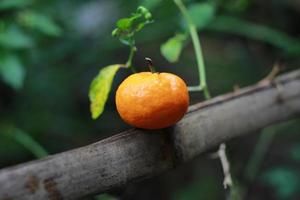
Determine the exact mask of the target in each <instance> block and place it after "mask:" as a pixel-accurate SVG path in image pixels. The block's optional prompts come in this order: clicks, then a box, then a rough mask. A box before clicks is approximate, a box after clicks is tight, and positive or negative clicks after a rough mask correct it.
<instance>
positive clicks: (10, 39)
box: [0, 25, 33, 49]
mask: <svg viewBox="0 0 300 200" xmlns="http://www.w3.org/2000/svg"><path fill="white" fill-rule="evenodd" d="M0 45H1V46H3V47H5V48H9V49H24V48H29V47H32V46H33V40H32V38H31V37H30V36H28V35H27V34H25V33H24V32H23V31H22V30H21V29H20V28H19V27H18V26H15V25H12V26H10V27H8V28H7V29H6V30H5V31H2V32H0Z"/></svg>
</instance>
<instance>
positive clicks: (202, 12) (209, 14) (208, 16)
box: [188, 3, 216, 29]
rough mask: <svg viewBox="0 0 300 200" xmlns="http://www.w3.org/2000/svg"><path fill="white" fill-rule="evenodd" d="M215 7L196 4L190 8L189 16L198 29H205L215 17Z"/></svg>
mask: <svg viewBox="0 0 300 200" xmlns="http://www.w3.org/2000/svg"><path fill="white" fill-rule="evenodd" d="M215 10H216V9H215V6H214V4H211V3H195V4H192V5H191V6H189V7H188V14H189V16H190V17H191V19H192V21H193V22H194V24H195V26H196V27H197V28H198V29H202V28H204V27H205V26H206V25H207V24H209V23H210V22H211V21H212V20H213V18H214V16H215Z"/></svg>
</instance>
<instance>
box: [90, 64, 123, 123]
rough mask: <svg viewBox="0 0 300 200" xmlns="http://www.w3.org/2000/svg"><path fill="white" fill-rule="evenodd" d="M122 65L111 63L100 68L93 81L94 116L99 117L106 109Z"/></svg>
mask: <svg viewBox="0 0 300 200" xmlns="http://www.w3.org/2000/svg"><path fill="white" fill-rule="evenodd" d="M120 67H121V65H109V66H107V67H104V68H102V69H101V70H100V72H99V74H98V75H97V76H96V77H95V78H94V80H93V81H92V83H91V86H90V91H89V98H90V101H91V113H92V118H93V119H97V118H98V117H99V116H100V115H101V114H102V112H103V111H104V106H105V103H106V101H107V98H108V95H109V92H110V89H111V85H112V81H113V79H114V76H115V74H116V72H117V71H118V69H120Z"/></svg>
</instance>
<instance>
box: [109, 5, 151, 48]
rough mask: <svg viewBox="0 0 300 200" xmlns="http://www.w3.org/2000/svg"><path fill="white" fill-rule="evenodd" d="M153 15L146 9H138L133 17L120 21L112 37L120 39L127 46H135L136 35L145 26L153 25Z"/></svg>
mask: <svg viewBox="0 0 300 200" xmlns="http://www.w3.org/2000/svg"><path fill="white" fill-rule="evenodd" d="M152 22H153V20H152V14H151V13H150V12H149V11H148V9H147V8H145V7H142V6H140V7H138V8H137V10H136V12H134V13H132V15H131V17H127V18H122V19H119V20H118V21H117V23H116V28H115V29H114V30H113V31H112V35H113V36H116V37H118V38H119V39H120V41H121V42H122V43H124V44H126V45H130V46H133V45H134V35H135V33H137V32H139V31H141V30H142V29H143V28H144V26H146V25H147V24H149V23H152Z"/></svg>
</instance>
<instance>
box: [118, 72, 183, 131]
mask: <svg viewBox="0 0 300 200" xmlns="http://www.w3.org/2000/svg"><path fill="white" fill-rule="evenodd" d="M116 106H117V110H118V113H119V114H120V116H121V118H122V119H123V120H124V121H125V122H127V123H128V124H130V125H132V126H134V127H138V128H143V129H161V128H166V127H168V126H171V125H174V124H175V123H176V122H178V121H179V120H180V119H181V118H182V117H183V116H184V114H185V113H186V112H187V109H188V106H189V94H188V89H187V86H186V84H185V82H184V81H183V80H182V79H181V78H180V77H178V76H176V75H174V74H171V73H152V72H140V73H136V74H132V75H130V76H129V77H127V78H126V79H125V80H124V81H123V82H122V83H121V84H120V85H119V87H118V89H117V92H116Z"/></svg>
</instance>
